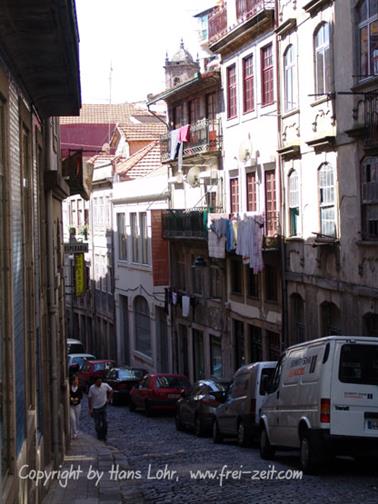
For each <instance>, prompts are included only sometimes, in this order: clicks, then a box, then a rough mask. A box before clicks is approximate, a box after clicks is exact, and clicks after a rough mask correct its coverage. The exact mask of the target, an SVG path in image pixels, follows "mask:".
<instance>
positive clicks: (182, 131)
mask: <svg viewBox="0 0 378 504" xmlns="http://www.w3.org/2000/svg"><path fill="white" fill-rule="evenodd" d="M189 140H190V124H186V125H185V126H181V128H179V141H180V142H189Z"/></svg>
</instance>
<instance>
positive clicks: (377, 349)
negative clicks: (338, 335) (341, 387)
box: [339, 345, 378, 385]
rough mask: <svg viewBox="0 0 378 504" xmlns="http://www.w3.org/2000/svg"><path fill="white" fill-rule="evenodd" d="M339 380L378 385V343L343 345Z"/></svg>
mask: <svg viewBox="0 0 378 504" xmlns="http://www.w3.org/2000/svg"><path fill="white" fill-rule="evenodd" d="M339 380H340V381H341V382H344V383H358V384H361V385H378V345H343V346H342V348H341V355H340V367H339Z"/></svg>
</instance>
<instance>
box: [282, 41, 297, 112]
mask: <svg viewBox="0 0 378 504" xmlns="http://www.w3.org/2000/svg"><path fill="white" fill-rule="evenodd" d="M296 106H297V103H296V99H295V56H294V48H293V46H292V45H290V46H289V47H288V48H287V49H286V51H285V54H284V110H285V112H289V111H290V110H293V109H295V108H296Z"/></svg>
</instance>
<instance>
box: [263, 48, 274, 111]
mask: <svg viewBox="0 0 378 504" xmlns="http://www.w3.org/2000/svg"><path fill="white" fill-rule="evenodd" d="M261 93H262V94H261V103H262V105H263V106H265V105H271V104H272V103H273V46H272V44H269V45H268V46H266V47H263V48H262V49H261Z"/></svg>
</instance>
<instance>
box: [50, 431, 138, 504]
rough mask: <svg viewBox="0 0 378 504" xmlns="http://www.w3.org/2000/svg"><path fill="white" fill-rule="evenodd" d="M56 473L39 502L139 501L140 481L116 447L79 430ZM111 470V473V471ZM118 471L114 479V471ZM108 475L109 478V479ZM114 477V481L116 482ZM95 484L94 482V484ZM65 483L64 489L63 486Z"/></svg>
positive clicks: (134, 503)
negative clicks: (127, 474) (133, 475)
mask: <svg viewBox="0 0 378 504" xmlns="http://www.w3.org/2000/svg"><path fill="white" fill-rule="evenodd" d="M58 469H60V473H58V474H56V478H55V479H54V481H52V482H51V484H50V488H49V491H48V493H47V495H46V496H45V498H44V499H43V501H42V504H100V503H106V504H123V503H126V504H143V502H144V499H143V493H142V491H141V485H140V482H139V481H137V480H134V479H130V478H132V473H131V472H130V473H129V474H131V476H129V479H127V476H126V472H125V471H128V470H129V471H131V468H130V466H129V465H128V462H127V459H126V458H125V456H124V455H123V453H122V452H120V451H119V450H118V449H117V448H115V447H113V446H110V445H108V444H105V443H104V442H103V441H98V440H97V439H96V438H94V437H93V436H90V435H88V434H85V433H83V432H82V433H80V437H79V439H76V440H73V441H72V442H71V446H70V449H69V451H68V453H67V454H66V456H65V457H64V462H63V463H62V466H61V467H59V468H58ZM112 469H113V472H112ZM116 472H117V474H118V478H117V477H116V476H115V474H116ZM111 474H112V475H113V478H112V479H113V480H111V479H110V477H111ZM122 476H123V477H122ZM117 479H118V481H117ZM96 483H97V484H96ZM65 484H67V485H66V487H65V488H64V487H63V485H65Z"/></svg>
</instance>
